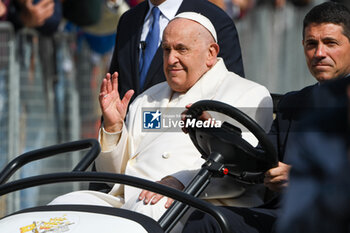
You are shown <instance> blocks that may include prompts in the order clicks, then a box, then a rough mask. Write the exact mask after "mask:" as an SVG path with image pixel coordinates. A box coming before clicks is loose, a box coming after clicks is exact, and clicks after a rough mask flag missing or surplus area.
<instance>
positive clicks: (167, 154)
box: [162, 152, 170, 159]
mask: <svg viewBox="0 0 350 233" xmlns="http://www.w3.org/2000/svg"><path fill="white" fill-rule="evenodd" d="M169 156H170V155H169V153H168V152H164V153H163V154H162V158H163V159H168V158H169Z"/></svg>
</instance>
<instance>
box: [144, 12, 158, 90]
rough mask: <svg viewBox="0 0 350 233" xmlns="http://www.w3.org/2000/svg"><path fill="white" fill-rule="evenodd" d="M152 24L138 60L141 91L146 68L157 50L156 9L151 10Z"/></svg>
mask: <svg viewBox="0 0 350 233" xmlns="http://www.w3.org/2000/svg"><path fill="white" fill-rule="evenodd" d="M152 16H153V23H152V26H151V28H150V29H149V31H148V34H147V37H146V45H145V48H144V49H143V50H142V51H141V53H142V54H141V58H140V89H141V90H142V89H143V86H144V84H145V80H146V76H147V72H148V68H149V66H150V65H151V62H152V59H153V57H154V54H155V53H156V51H157V49H158V42H159V16H160V11H159V9H158V7H153V9H152Z"/></svg>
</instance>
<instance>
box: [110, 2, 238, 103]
mask: <svg viewBox="0 0 350 233" xmlns="http://www.w3.org/2000/svg"><path fill="white" fill-rule="evenodd" d="M165 4H167V5H171V7H174V6H175V5H178V8H177V10H175V12H173V13H174V14H178V13H181V12H185V11H193V12H198V13H201V14H203V15H204V16H206V17H208V18H209V19H210V21H211V22H212V23H213V24H214V27H215V29H216V32H217V35H218V41H219V46H220V48H221V49H220V52H219V55H218V56H219V57H222V58H223V59H224V62H225V65H226V67H227V69H228V70H229V71H232V72H234V73H236V74H238V75H240V76H242V77H244V70H243V63H242V56H241V48H240V43H239V39H238V35H237V30H236V27H235V25H234V23H233V21H232V20H231V19H230V18H229V17H228V15H227V14H226V13H225V12H224V11H223V10H221V9H220V8H219V7H217V6H216V5H214V4H212V3H210V2H208V1H207V0H183V1H181V0H149V1H144V2H142V3H140V4H139V5H137V6H136V7H134V8H132V9H130V10H129V11H127V12H126V13H124V15H123V16H122V17H121V18H120V21H119V24H118V28H117V38H116V45H115V49H114V53H113V57H112V61H111V66H110V69H109V72H110V73H111V74H112V73H114V72H115V71H117V72H118V73H119V76H118V87H119V93H120V95H121V97H122V96H124V94H125V93H126V92H127V91H128V90H130V89H133V90H134V91H135V94H134V96H133V98H135V97H136V96H137V95H139V94H140V93H141V92H143V91H144V90H146V89H147V88H149V87H151V86H153V85H155V84H157V83H160V82H163V81H165V76H164V73H163V71H162V67H163V66H162V64H163V60H162V49H161V48H160V47H158V49H157V51H156V53H155V55H154V57H153V60H152V62H151V65H150V68H149V69H148V72H147V75H146V79H145V82H144V85H143V86H142V87H141V86H140V69H139V61H140V53H141V52H142V50H143V47H144V46H145V45H144V43H143V42H144V41H143V39H141V38H142V33H144V32H143V30H145V28H147V29H148V27H147V25H148V24H147V22H148V21H147V22H146V20H148V17H149V15H150V10H151V9H150V8H153V7H154V6H157V7H158V8H159V9H160V11H161V17H163V22H164V20H167V21H169V20H171V19H172V18H173V17H174V16H175V15H172V14H171V13H169V12H166V10H167V7H165ZM162 11H163V12H162ZM170 17H172V18H170ZM150 21H152V19H150ZM145 22H146V24H145ZM144 24H145V25H144ZM163 27H164V26H163ZM179 30H181V29H180V28H179ZM160 34H162V25H160ZM146 46H147V44H146Z"/></svg>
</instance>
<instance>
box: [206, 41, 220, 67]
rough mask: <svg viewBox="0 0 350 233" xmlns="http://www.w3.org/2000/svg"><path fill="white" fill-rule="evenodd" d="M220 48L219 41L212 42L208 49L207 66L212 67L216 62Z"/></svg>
mask: <svg viewBox="0 0 350 233" xmlns="http://www.w3.org/2000/svg"><path fill="white" fill-rule="evenodd" d="M219 51H220V48H219V45H218V44H217V43H211V44H210V46H209V49H208V59H207V66H208V67H212V66H213V65H215V63H216V59H217V56H218V54H219Z"/></svg>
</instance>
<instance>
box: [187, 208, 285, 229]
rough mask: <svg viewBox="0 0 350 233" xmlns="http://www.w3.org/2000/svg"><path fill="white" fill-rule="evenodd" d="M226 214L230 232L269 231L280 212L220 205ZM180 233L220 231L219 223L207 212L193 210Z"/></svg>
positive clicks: (273, 209)
mask: <svg viewBox="0 0 350 233" xmlns="http://www.w3.org/2000/svg"><path fill="white" fill-rule="evenodd" d="M220 208H222V210H223V211H224V214H225V216H227V218H228V220H229V223H230V229H231V232H232V233H270V232H273V231H274V223H275V221H276V219H277V216H278V215H279V213H280V209H279V208H272V209H270V208H259V207H257V208H240V207H220ZM182 233H221V230H220V227H219V224H218V223H217V222H216V220H215V219H214V218H213V217H212V216H210V215H209V214H206V213H203V212H201V211H195V212H193V213H192V215H191V216H190V217H189V219H188V221H187V223H186V224H185V227H184V229H183V231H182Z"/></svg>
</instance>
